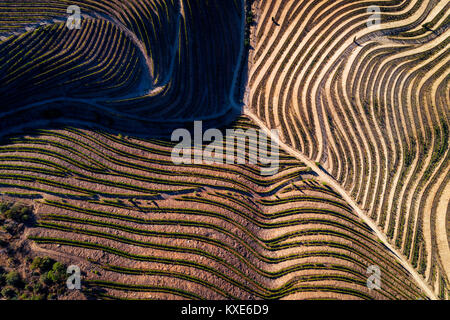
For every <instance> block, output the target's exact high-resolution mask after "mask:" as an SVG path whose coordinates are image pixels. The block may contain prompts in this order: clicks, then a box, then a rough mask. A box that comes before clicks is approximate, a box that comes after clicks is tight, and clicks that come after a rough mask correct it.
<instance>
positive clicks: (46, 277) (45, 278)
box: [39, 271, 53, 285]
mask: <svg viewBox="0 0 450 320" xmlns="http://www.w3.org/2000/svg"><path fill="white" fill-rule="evenodd" d="M52 278H53V273H51V271H49V272H45V273H43V274H42V275H41V277H40V278H39V280H40V282H41V283H42V284H45V285H51V284H52V283H53V279H52Z"/></svg>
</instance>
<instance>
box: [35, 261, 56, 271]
mask: <svg viewBox="0 0 450 320" xmlns="http://www.w3.org/2000/svg"><path fill="white" fill-rule="evenodd" d="M54 263H55V261H54V260H53V259H51V258H50V257H43V258H41V257H36V258H34V260H33V262H32V263H31V265H30V269H31V270H39V271H40V272H47V271H49V270H50V269H51V268H52V266H53V264H54Z"/></svg>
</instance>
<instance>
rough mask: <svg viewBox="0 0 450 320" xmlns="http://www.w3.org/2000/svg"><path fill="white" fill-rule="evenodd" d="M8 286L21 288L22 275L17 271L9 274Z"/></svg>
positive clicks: (7, 277)
mask: <svg viewBox="0 0 450 320" xmlns="http://www.w3.org/2000/svg"><path fill="white" fill-rule="evenodd" d="M5 280H6V284H8V285H10V286H13V287H16V288H18V287H20V286H21V285H22V278H21V277H20V274H19V273H18V272H17V271H11V272H9V273H8V274H7V275H6V277H5Z"/></svg>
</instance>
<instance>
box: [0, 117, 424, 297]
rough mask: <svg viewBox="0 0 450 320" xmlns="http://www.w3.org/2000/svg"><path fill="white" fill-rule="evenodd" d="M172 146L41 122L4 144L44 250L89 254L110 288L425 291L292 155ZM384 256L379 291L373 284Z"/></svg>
mask: <svg viewBox="0 0 450 320" xmlns="http://www.w3.org/2000/svg"><path fill="white" fill-rule="evenodd" d="M235 125H236V126H237V127H240V128H248V127H250V126H252V124H251V123H250V122H249V121H248V120H247V119H245V118H242V119H241V120H240V121H238V122H237V123H236V124H235ZM247 148H249V146H248V145H247ZM171 150H172V146H171V145H170V144H168V143H163V142H161V141H146V140H137V139H133V138H118V137H116V136H113V135H110V134H107V133H105V132H100V131H96V132H94V131H89V130H81V129H75V128H65V129H64V130H40V131H39V132H38V133H36V134H34V135H27V136H24V137H21V138H16V139H14V140H13V141H11V143H9V144H7V145H6V146H3V147H1V148H0V154H1V156H0V161H1V166H0V173H1V175H0V177H1V180H2V181H1V184H2V189H3V193H4V194H7V195H9V196H11V197H22V198H23V199H24V200H23V201H26V200H25V199H27V198H28V199H34V201H33V203H34V206H35V213H36V214H37V215H38V216H39V220H38V225H37V228H34V229H31V232H30V234H29V235H28V236H29V238H30V239H32V240H34V242H35V245H36V248H35V249H36V250H37V251H43V252H46V250H50V251H54V252H58V253H59V254H61V256H62V257H64V256H75V257H78V258H84V261H85V262H83V263H84V265H85V266H84V268H83V269H85V270H96V271H98V272H96V273H95V274H94V273H92V274H89V275H88V280H87V282H88V283H89V284H91V285H92V286H94V285H95V286H96V287H100V288H102V289H103V291H102V293H101V296H103V297H105V298H108V297H121V298H169V299H172V298H173V299H177V298H193V299H197V298H210V299H223V298H240V299H248V298H251V299H259V298H265V299H274V298H303V299H308V298H338V297H340V298H363V299H375V298H376V299H397V298H399V299H416V298H420V297H425V296H424V294H423V293H421V290H420V289H419V288H418V287H417V286H416V285H415V284H414V282H413V281H412V280H411V279H410V278H409V275H408V273H407V272H406V271H405V270H404V269H403V268H402V267H401V266H400V265H399V264H398V263H397V262H396V261H395V259H394V257H393V255H392V254H391V252H390V251H389V250H387V249H386V248H385V247H384V246H383V245H382V244H381V243H379V242H378V241H377V238H376V236H375V235H374V234H373V233H372V232H371V230H370V228H369V227H368V226H367V225H366V224H364V223H363V222H361V221H360V219H359V218H358V217H357V216H356V215H355V213H354V212H353V211H352V209H351V208H350V207H349V206H348V204H346V203H345V201H343V199H342V197H341V196H340V195H339V194H338V193H336V192H335V191H333V190H332V189H331V188H329V187H327V186H326V185H324V184H322V183H320V181H318V180H317V179H316V178H315V175H314V173H313V172H311V171H310V169H309V168H307V167H306V166H305V165H304V164H302V163H300V162H299V161H297V160H296V159H294V158H292V157H290V156H288V155H286V154H281V155H280V165H281V169H280V171H279V173H278V174H277V175H274V176H270V177H263V176H261V175H260V171H259V170H258V166H256V165H224V167H217V166H214V165H209V166H208V165H185V166H176V167H174V166H173V164H172V161H171V159H170V155H171ZM169 178H170V179H169ZM88 262H90V263H88ZM374 264H375V265H378V266H380V268H381V270H382V273H383V276H384V277H385V280H384V281H385V282H384V286H383V288H382V290H380V291H375V290H372V291H371V290H369V289H367V287H366V278H367V275H366V269H367V267H368V266H369V265H374Z"/></svg>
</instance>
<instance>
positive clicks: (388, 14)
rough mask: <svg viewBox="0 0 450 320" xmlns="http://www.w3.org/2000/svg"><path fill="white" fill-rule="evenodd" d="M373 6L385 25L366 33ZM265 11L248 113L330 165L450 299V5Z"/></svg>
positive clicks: (309, 4)
mask: <svg viewBox="0 0 450 320" xmlns="http://www.w3.org/2000/svg"><path fill="white" fill-rule="evenodd" d="M371 5H377V6H379V8H380V22H381V23H380V24H379V25H374V26H370V25H369V26H368V25H367V23H368V21H370V20H371V19H372V18H371V16H372V15H373V12H371V11H370V10H368V8H369V7H370V6H371ZM256 7H257V9H256V10H255V11H257V12H258V23H257V27H256V28H255V31H254V37H253V39H252V45H253V47H254V51H253V52H252V59H251V61H250V63H251V70H250V75H249V90H248V92H249V93H248V95H247V102H248V104H247V105H248V110H247V113H249V114H254V115H256V116H257V117H258V118H259V119H261V120H262V122H263V123H264V125H265V126H267V127H268V128H278V129H279V130H280V132H282V140H283V141H284V142H285V143H286V144H287V145H289V146H291V147H292V148H293V149H296V150H298V151H300V152H301V153H302V154H303V155H304V156H306V157H307V158H309V159H311V160H312V161H317V162H320V164H321V166H322V167H321V168H320V170H323V171H326V172H328V173H329V174H331V175H332V176H333V177H334V178H335V179H336V180H337V181H338V182H339V183H340V185H341V186H342V188H343V189H345V191H346V192H347V193H348V194H349V195H350V196H351V197H352V199H354V200H355V203H356V204H357V205H358V207H360V208H361V209H362V210H363V211H364V212H365V213H366V214H367V215H368V216H370V218H371V219H372V220H373V221H374V222H375V223H376V224H377V225H378V227H379V229H380V230H381V231H382V232H383V233H384V234H386V235H387V237H388V239H389V241H390V243H392V244H393V245H395V246H396V247H397V248H398V249H399V251H400V252H401V253H402V254H403V255H404V256H405V257H406V259H408V260H409V262H410V263H411V265H412V266H413V267H414V268H416V269H417V271H418V272H419V273H420V274H421V275H422V276H423V277H424V278H425V279H426V282H428V283H429V284H430V285H431V286H432V287H434V290H435V292H436V294H437V295H439V296H440V297H442V298H445V297H447V298H448V294H449V277H450V255H449V253H450V250H449V246H448V243H449V240H448V239H449V238H448V233H446V231H445V228H446V226H448V225H449V219H450V214H449V211H448V210H449V209H448V208H449V207H448V204H449V197H450V174H449V169H450V161H449V159H450V154H449V120H450V118H449V116H450V113H449V111H450V109H449V105H450V95H449V94H450V90H449V81H450V76H449V75H450V73H449V63H450V58H449V54H450V51H449V49H450V46H449V39H450V25H449V18H450V16H449V13H450V4H449V3H448V1H433V0H431V1H421V0H418V1H376V2H373V1H260V2H258V4H257V6H256ZM271 18H273V19H274V21H275V22H276V23H273V22H271Z"/></svg>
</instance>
